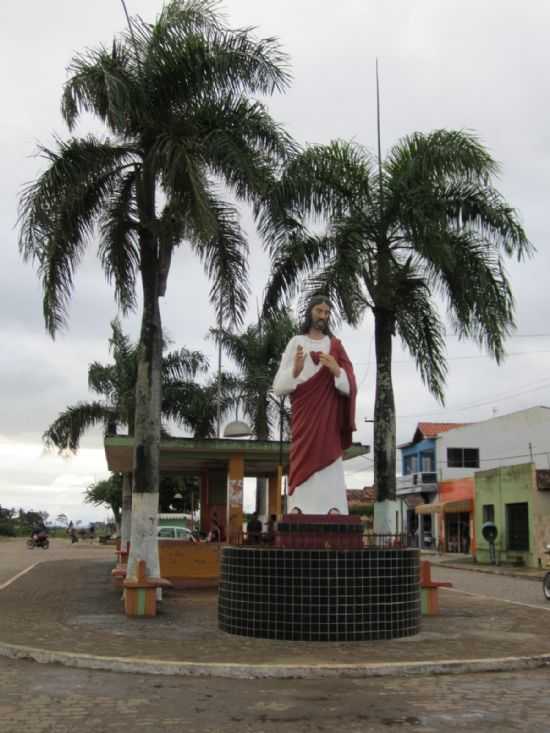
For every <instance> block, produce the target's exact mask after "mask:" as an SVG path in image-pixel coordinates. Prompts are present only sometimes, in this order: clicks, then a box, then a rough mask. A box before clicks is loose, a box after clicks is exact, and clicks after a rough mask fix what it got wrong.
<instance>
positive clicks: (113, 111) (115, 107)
mask: <svg viewBox="0 0 550 733" xmlns="http://www.w3.org/2000/svg"><path fill="white" fill-rule="evenodd" d="M68 71H69V74H70V77H69V79H68V81H67V82H66V83H65V87H64V89H63V96H62V100H61V114H62V115H63V118H64V119H65V121H66V122H67V125H68V126H69V129H70V130H72V129H73V128H74V126H75V124H76V120H77V118H78V116H79V115H80V114H81V113H82V112H89V113H91V114H94V115H97V116H98V117H99V118H100V119H101V120H103V122H104V123H105V124H106V125H107V126H108V127H109V129H110V130H112V131H113V132H114V133H117V134H125V133H127V132H131V131H133V132H134V133H135V132H136V129H137V128H138V125H139V121H141V122H142V121H143V117H144V112H145V110H146V100H145V99H144V97H143V93H142V87H141V86H140V84H139V79H138V71H139V66H138V65H136V59H135V56H134V51H133V48H132V46H131V45H130V44H128V43H124V42H120V41H117V40H116V39H115V40H114V41H113V44H112V48H111V50H109V49H107V48H105V47H103V46H100V47H99V48H98V49H97V50H92V49H90V50H88V51H86V52H85V53H83V54H78V55H76V56H75V57H74V58H73V60H72V62H71V64H70V65H69V69H68Z"/></svg>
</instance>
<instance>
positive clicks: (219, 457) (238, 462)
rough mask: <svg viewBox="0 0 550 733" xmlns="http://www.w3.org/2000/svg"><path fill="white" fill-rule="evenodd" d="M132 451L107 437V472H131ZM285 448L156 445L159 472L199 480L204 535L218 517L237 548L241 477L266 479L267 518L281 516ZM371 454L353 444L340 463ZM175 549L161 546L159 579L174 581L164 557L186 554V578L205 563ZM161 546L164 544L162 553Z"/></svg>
mask: <svg viewBox="0 0 550 733" xmlns="http://www.w3.org/2000/svg"><path fill="white" fill-rule="evenodd" d="M133 446H134V439H133V438H130V437H127V436H118V435H117V436H107V437H106V438H105V455H106V458H107V465H108V467H109V470H110V471H115V472H118V473H131V471H132V463H133ZM289 448H290V443H288V442H286V441H268V440H249V439H230V438H208V439H198V438H165V439H163V440H162V441H161V444H160V473H161V475H162V474H172V475H185V474H187V475H193V476H198V477H199V480H200V526H201V529H202V530H203V531H208V530H209V528H210V526H209V525H210V521H211V519H212V517H213V516H214V515H216V517H217V519H218V522H219V523H220V525H221V526H222V529H223V531H224V533H225V536H226V539H227V542H229V543H230V544H239V543H240V541H241V537H242V528H243V487H244V478H245V477H247V478H265V479H267V482H268V496H267V514H276V515H277V516H278V517H280V516H281V514H282V512H283V505H282V485H283V476H284V475H286V474H287V473H288V456H289ZM369 451H370V447H369V446H366V445H362V444H361V443H353V444H352V445H351V446H350V448H348V449H347V450H346V452H345V454H344V460H349V459H351V458H357V457H358V456H363V455H366V454H368V453H369ZM179 544H180V543H174V542H172V543H164V542H161V543H160V549H161V552H160V557H161V572H162V575H163V577H171V576H172V577H174V574H173V572H166V571H165V570H164V569H163V567H162V566H163V555H165V556H166V555H167V554H168V555H170V557H171V556H172V555H175V554H178V556H179V555H182V556H184V555H185V556H186V563H185V565H186V566H187V570H184V571H182V572H183V573H184V575H185V574H187V575H189V573H192V572H194V571H192V570H191V567H190V564H189V563H190V562H191V556H193V557H194V556H195V555H197V557H199V556H200V557H204V559H206V557H205V555H206V554H207V553H208V548H207V546H205V545H189V543H183V544H186V547H185V549H184V548H180V547H179ZM163 545H167V547H166V548H165V551H164V550H163ZM176 545H178V549H177V550H176ZM213 549H214V548H212V550H213ZM197 562H198V561H197ZM166 563H168V560H166V561H165V564H166ZM199 564H200V563H199ZM179 572H180V571H178V573H179ZM211 572H215V574H216V575H217V568H216V569H214V567H212V569H211Z"/></svg>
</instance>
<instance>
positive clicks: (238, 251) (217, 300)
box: [193, 195, 250, 325]
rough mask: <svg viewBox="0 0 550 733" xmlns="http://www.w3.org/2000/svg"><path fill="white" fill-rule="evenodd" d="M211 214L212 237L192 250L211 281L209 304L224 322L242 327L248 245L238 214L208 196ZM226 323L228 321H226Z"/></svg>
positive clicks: (245, 297)
mask: <svg viewBox="0 0 550 733" xmlns="http://www.w3.org/2000/svg"><path fill="white" fill-rule="evenodd" d="M209 205H210V211H211V214H212V216H213V218H214V219H215V222H216V231H215V234H214V236H212V237H210V238H209V239H208V240H206V241H205V240H203V239H199V238H196V239H195V240H194V242H193V248H194V250H195V251H196V252H197V254H198V255H199V257H200V258H201V260H202V261H203V263H204V266H205V269H206V272H207V275H208V277H209V279H210V281H211V288H210V302H211V303H212V305H213V306H214V308H215V309H216V312H218V313H219V312H220V309H221V313H222V315H223V317H224V320H225V319H228V320H229V321H230V322H232V323H234V324H237V325H239V324H241V323H242V321H243V317H244V314H245V311H246V304H247V298H248V293H249V292H250V289H249V285H248V262H247V259H248V243H247V240H246V237H245V236H244V233H243V231H242V229H241V227H240V224H239V214H238V212H237V210H236V209H235V208H234V207H233V206H230V205H229V204H227V203H225V202H223V201H221V200H220V199H217V198H216V197H214V196H213V195H210V196H209ZM225 322H227V321H225Z"/></svg>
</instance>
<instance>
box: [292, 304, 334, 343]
mask: <svg viewBox="0 0 550 733" xmlns="http://www.w3.org/2000/svg"><path fill="white" fill-rule="evenodd" d="M322 303H324V304H325V305H328V307H329V308H332V304H331V302H330V298H329V297H328V296H326V295H314V296H313V297H312V298H310V299H309V300H308V302H307V305H306V307H305V308H304V318H303V321H302V326H301V328H300V333H302V334H305V333H309V329H310V328H311V326H312V323H313V319H312V317H311V311H312V310H313V307H314V306H316V305H321V304H322ZM326 334H327V336H332V331H331V330H330V318H329V319H328V321H327V330H326Z"/></svg>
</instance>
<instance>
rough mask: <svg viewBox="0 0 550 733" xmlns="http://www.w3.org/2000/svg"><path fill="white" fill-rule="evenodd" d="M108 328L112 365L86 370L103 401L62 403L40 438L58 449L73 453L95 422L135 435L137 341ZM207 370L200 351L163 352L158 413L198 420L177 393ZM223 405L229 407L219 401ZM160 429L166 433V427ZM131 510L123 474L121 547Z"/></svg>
mask: <svg viewBox="0 0 550 733" xmlns="http://www.w3.org/2000/svg"><path fill="white" fill-rule="evenodd" d="M111 329H112V335H111V338H110V339H109V345H110V350H111V353H112V354H113V359H114V363H112V364H107V365H103V364H99V363H98V362H97V361H95V362H93V363H92V364H90V366H89V368H88V386H89V388H90V390H92V391H93V392H95V393H96V394H97V395H99V396H101V397H102V398H103V399H102V400H95V401H93V402H78V403H77V404H76V405H70V406H69V407H66V408H65V409H64V410H63V411H62V412H60V413H59V415H58V416H57V418H56V419H55V420H54V421H53V423H52V424H51V425H50V426H49V427H48V428H47V429H46V430H45V432H44V434H43V436H42V439H43V440H44V442H45V443H46V445H47V446H48V447H50V448H51V447H55V448H57V449H58V451H59V452H60V453H66V452H71V453H76V452H77V451H78V448H79V445H80V440H81V439H82V436H83V435H84V433H85V432H86V431H87V430H88V429H89V428H92V427H96V426H98V425H100V426H102V427H103V431H104V433H105V435H116V434H117V432H118V430H119V428H120V427H122V426H126V432H127V434H128V435H129V436H131V437H133V436H134V434H135V427H134V426H135V413H136V401H135V395H136V381H137V370H138V345H137V344H132V343H131V341H130V339H129V338H128V336H127V335H126V334H124V333H123V331H122V329H121V327H120V323H119V322H118V321H117V320H116V319H115V320H114V321H112V322H111ZM207 369H208V360H207V359H206V357H204V356H203V354H201V352H200V351H189V350H188V349H185V348H183V349H180V350H178V351H171V352H170V353H168V354H165V355H164V356H163V358H162V362H161V381H162V389H163V392H164V393H165V396H164V400H163V403H162V416H163V417H164V419H165V420H173V421H174V422H176V423H178V424H179V425H183V426H190V425H193V424H194V423H195V422H197V421H199V420H201V419H203V412H202V410H201V409H200V408H201V405H198V404H196V403H194V402H191V401H188V400H185V399H182V397H185V394H186V393H187V392H188V391H191V392H193V391H199V392H200V390H201V389H203V388H201V386H200V385H198V384H196V383H195V382H194V381H193V380H194V379H195V378H196V377H197V375H199V374H201V373H205V372H206V371H207ZM224 409H228V406H227V405H224ZM164 432H165V433H167V431H166V428H164ZM197 437H198V436H197ZM201 437H202V436H201ZM131 512H132V483H131V476H129V475H128V474H125V475H124V477H123V480H122V519H121V531H120V541H121V547H126V545H127V543H128V542H129V540H130V531H131Z"/></svg>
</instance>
